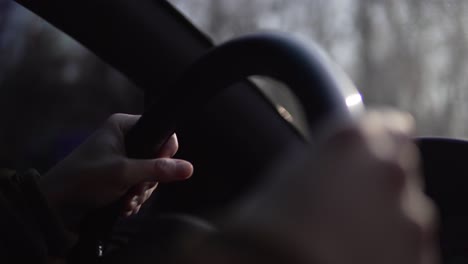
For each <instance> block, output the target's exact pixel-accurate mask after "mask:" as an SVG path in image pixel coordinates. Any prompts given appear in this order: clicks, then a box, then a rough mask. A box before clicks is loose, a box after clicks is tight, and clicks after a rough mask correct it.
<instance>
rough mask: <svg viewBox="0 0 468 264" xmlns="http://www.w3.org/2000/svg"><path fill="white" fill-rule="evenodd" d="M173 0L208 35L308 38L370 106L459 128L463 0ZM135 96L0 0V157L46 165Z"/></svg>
mask: <svg viewBox="0 0 468 264" xmlns="http://www.w3.org/2000/svg"><path fill="white" fill-rule="evenodd" d="M170 2H171V3H173V4H174V5H176V6H177V7H178V8H179V9H180V10H181V11H182V12H183V13H184V14H185V15H186V16H187V17H188V18H189V19H190V20H191V21H193V22H194V23H195V24H196V25H197V26H198V27H199V28H201V29H202V30H203V31H204V32H206V33H207V34H208V35H209V36H210V37H211V38H213V40H214V41H215V43H220V42H222V41H225V40H228V39H230V38H233V37H235V36H238V35H242V34H245V33H250V32H255V31H259V30H280V31H286V32H290V33H292V34H295V35H297V36H298V37H299V38H301V39H302V40H303V41H305V42H307V43H309V42H310V43H312V42H317V43H319V44H320V45H321V46H322V47H323V48H324V49H325V50H326V51H327V52H328V53H329V54H330V56H331V57H332V58H333V59H334V60H335V61H336V62H337V63H338V64H339V65H340V66H341V67H342V68H343V69H344V70H345V71H346V72H347V73H348V74H349V75H350V76H351V79H352V80H353V81H354V82H355V83H356V85H357V87H358V88H359V90H360V91H361V93H362V94H363V97H364V101H365V103H366V104H367V105H371V106H391V107H396V108H398V109H401V110H405V111H409V112H411V113H412V114H413V115H414V116H415V118H416V122H417V127H418V135H433V136H450V137H458V138H464V137H468V122H467V121H468V87H467V86H468V35H467V32H468V1H465V0H425V1H421V0H392V1H388V0H256V1H251V0H236V1H232V0H171V1H170ZM269 93H270V94H271V95H272V96H273V97H275V98H276V99H278V98H279V99H281V97H282V96H283V94H284V93H283V92H281V91H275V90H274V89H272V90H269ZM142 102H143V97H142V94H141V92H140V91H139V90H138V89H137V88H135V87H134V86H133V85H132V84H131V83H130V82H129V81H128V80H127V79H126V78H125V77H123V76H121V75H120V74H119V73H118V72H116V71H115V70H113V69H112V68H110V67H108V66H107V65H106V64H104V63H103V62H102V61H100V60H99V59H98V58H96V57H95V56H94V55H93V54H91V53H89V52H88V51H87V50H86V49H84V48H83V47H81V46H80V45H79V44H77V43H76V42H74V41H73V40H72V39H70V38H69V37H67V36H66V35H64V34H62V33H61V32H59V31H57V30H56V29H54V28H53V27H51V26H50V25H48V24H47V23H45V22H44V21H42V20H41V19H40V18H38V17H36V16H34V15H33V14H31V13H30V12H28V11H26V10H25V9H23V8H22V7H20V6H18V5H16V4H15V3H13V2H12V1H10V0H0V120H1V121H0V122H1V129H0V146H1V147H0V162H1V163H0V166H10V167H28V166H34V167H38V168H47V167H48V166H50V165H51V164H53V163H54V162H56V160H57V159H59V158H60V157H62V156H63V155H64V154H65V153H67V152H68V151H69V150H70V149H71V148H72V147H73V146H75V145H76V144H77V143H79V142H80V141H81V140H83V138H85V137H86V136H87V135H88V134H89V133H90V132H91V131H93V130H94V129H95V128H96V127H97V126H98V125H99V124H100V123H101V122H102V121H103V120H105V118H106V117H107V116H108V115H110V114H111V113H114V112H127V113H138V112H140V111H141V109H142Z"/></svg>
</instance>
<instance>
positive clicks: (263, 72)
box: [82, 33, 364, 251]
mask: <svg viewBox="0 0 468 264" xmlns="http://www.w3.org/2000/svg"><path fill="white" fill-rule="evenodd" d="M254 75H257V76H267V77H271V78H274V79H276V80H279V81H281V82H283V83H285V84H286V85H287V86H288V87H289V88H290V89H291V90H292V91H293V93H294V94H295V95H296V96H297V98H298V99H299V101H300V102H301V103H302V106H303V109H304V112H305V114H306V119H307V123H308V125H309V131H311V134H312V135H311V138H313V131H314V130H316V129H317V127H318V126H319V125H320V123H321V122H325V121H326V120H327V119H331V118H335V119H336V118H339V119H343V120H347V119H351V118H353V116H354V115H355V114H358V113H359V112H360V111H361V110H363V108H364V107H363V103H362V101H361V96H360V94H359V93H358V91H357V90H356V89H355V88H354V86H352V85H350V84H351V82H350V81H349V80H347V79H346V77H345V76H344V75H343V74H342V73H341V72H339V71H338V69H337V68H335V67H334V65H333V64H332V63H331V62H330V61H329V60H328V59H327V57H326V56H325V55H324V53H323V52H322V51H321V50H320V49H319V48H318V47H313V48H310V47H309V48H306V47H305V46H304V45H302V44H300V43H299V42H297V41H294V40H293V39H292V38H290V37H287V36H285V35H280V34H273V33H263V34H254V35H250V36H245V37H241V38H238V39H235V40H232V41H229V42H227V43H225V44H222V45H220V46H218V47H215V48H213V49H212V50H210V51H209V52H207V53H206V54H205V55H204V56H202V57H201V58H200V59H199V60H197V61H196V62H195V63H194V64H193V65H192V66H191V67H190V68H189V69H188V70H187V71H186V72H185V73H184V74H183V75H182V77H181V78H179V79H178V80H177V82H176V83H175V84H174V85H173V86H172V87H171V88H170V89H168V92H167V94H165V95H164V96H161V98H160V100H158V101H156V102H155V103H154V104H153V105H152V106H151V107H150V108H149V109H148V110H147V111H145V112H144V113H143V115H142V116H141V118H140V119H139V121H138V122H137V123H136V124H135V125H134V127H133V128H132V129H131V130H130V131H129V132H128V133H127V135H126V137H125V144H126V151H127V155H128V156H129V157H130V158H139V159H144V158H151V157H153V155H154V153H155V150H156V151H157V150H158V148H160V147H161V146H162V145H163V144H164V143H165V142H166V141H167V140H168V139H169V137H170V136H171V135H172V134H173V133H174V132H175V131H176V130H177V128H178V127H179V126H180V125H182V124H184V123H185V122H187V121H189V120H194V119H196V118H199V115H198V112H199V111H197V110H199V109H200V107H201V106H203V105H204V104H206V103H208V102H209V101H210V100H211V99H213V98H214V97H215V96H216V95H218V94H219V93H220V92H221V91H222V90H223V89H226V88H228V87H229V86H230V85H232V84H234V83H236V82H238V81H242V80H244V79H245V78H247V77H250V76H254ZM350 99H351V100H350ZM159 202H164V201H163V200H161V201H158V203H159ZM120 208H121V201H119V202H117V203H115V204H113V205H111V206H109V207H107V208H105V209H104V210H100V211H99V212H98V213H97V214H96V215H92V216H91V217H90V218H88V220H87V221H85V225H84V229H85V230H87V231H83V232H82V233H85V234H89V235H91V236H92V237H91V238H88V239H87V241H93V240H95V241H98V245H95V246H97V247H98V248H101V247H102V244H103V243H102V242H99V241H103V240H105V239H106V237H108V236H109V234H110V233H111V230H112V226H113V225H112V224H109V223H115V222H116V221H117V218H118V215H119V212H120ZM92 251H95V250H94V249H93V250H92ZM98 251H99V250H98Z"/></svg>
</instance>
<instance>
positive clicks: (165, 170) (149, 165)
mask: <svg viewBox="0 0 468 264" xmlns="http://www.w3.org/2000/svg"><path fill="white" fill-rule="evenodd" d="M192 173H193V166H192V164H191V163H190V162H188V161H185V160H179V159H169V158H160V159H154V160H138V159H130V160H128V161H127V165H126V169H125V172H124V178H125V179H126V181H127V183H128V184H129V185H130V186H133V185H137V184H140V183H143V182H172V181H180V180H185V179H187V178H189V177H190V176H192Z"/></svg>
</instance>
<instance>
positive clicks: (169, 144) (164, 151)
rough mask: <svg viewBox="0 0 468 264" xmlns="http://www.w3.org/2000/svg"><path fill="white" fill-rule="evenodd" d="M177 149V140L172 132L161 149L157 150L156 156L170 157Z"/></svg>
mask: <svg viewBox="0 0 468 264" xmlns="http://www.w3.org/2000/svg"><path fill="white" fill-rule="evenodd" d="M178 149H179V142H178V140H177V135H176V134H172V136H171V137H170V138H169V139H168V140H167V141H166V143H164V145H163V146H162V147H161V149H159V150H157V153H156V157H157V158H172V157H173V156H174V155H175V154H176V153H177V150H178Z"/></svg>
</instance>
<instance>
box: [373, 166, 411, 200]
mask: <svg viewBox="0 0 468 264" xmlns="http://www.w3.org/2000/svg"><path fill="white" fill-rule="evenodd" d="M377 162H378V166H379V167H380V168H381V171H382V173H378V174H377V175H378V177H380V178H381V180H382V181H383V182H384V184H386V185H387V186H388V187H389V188H390V189H391V190H394V191H395V192H400V191H401V190H402V189H403V188H404V186H405V182H406V174H407V172H406V171H405V169H404V168H403V166H402V165H401V164H399V163H398V162H396V161H393V160H382V159H380V160H377Z"/></svg>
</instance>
